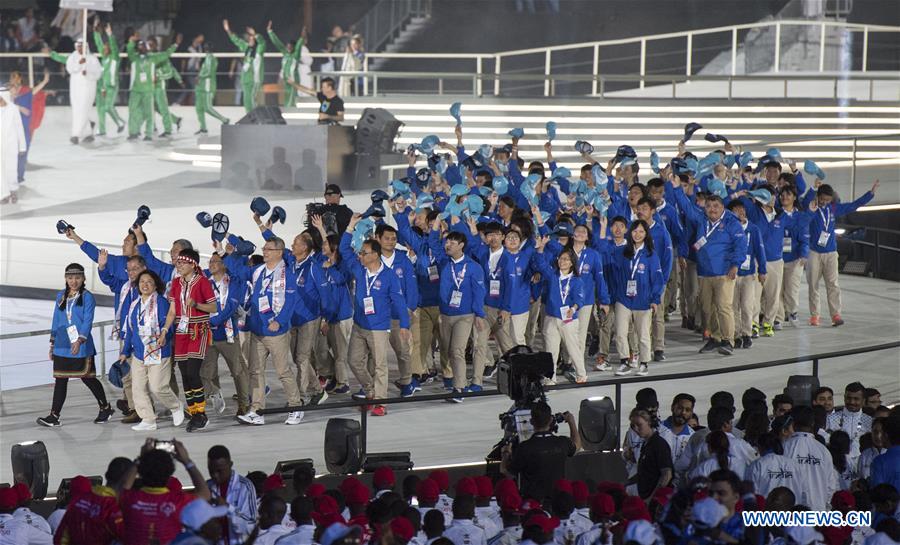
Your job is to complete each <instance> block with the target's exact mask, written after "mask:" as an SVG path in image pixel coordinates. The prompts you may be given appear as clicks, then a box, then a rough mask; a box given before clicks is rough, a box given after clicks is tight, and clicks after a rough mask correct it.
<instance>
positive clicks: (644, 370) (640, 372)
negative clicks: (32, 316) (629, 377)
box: [635, 363, 650, 377]
mask: <svg viewBox="0 0 900 545" xmlns="http://www.w3.org/2000/svg"><path fill="white" fill-rule="evenodd" d="M635 374H636V375H637V376H639V377H645V376H647V375H649V374H650V369H648V368H647V364H646V363H642V364H641V365H640V366H639V367H638V370H637V372H636V373H635Z"/></svg>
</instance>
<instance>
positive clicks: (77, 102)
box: [66, 39, 103, 144]
mask: <svg viewBox="0 0 900 545" xmlns="http://www.w3.org/2000/svg"><path fill="white" fill-rule="evenodd" d="M66 72H68V73H69V102H70V103H71V104H72V135H71V136H72V137H71V138H70V140H71V142H72V143H73V144H77V143H78V140H79V139H80V138H84V140H85V142H90V141H92V140H93V139H94V137H93V134H92V130H91V125H90V123H91V115H92V114H93V113H94V98H95V97H96V95H97V80H98V79H100V76H101V75H102V74H103V68H102V67H101V66H100V61H99V60H97V56H96V55H92V54H91V53H90V50H89V48H88V47H87V44H85V43H84V42H83V41H82V40H80V39H79V40H78V41H77V42H75V51H74V52H73V53H72V54H71V55H69V58H67V59H66Z"/></svg>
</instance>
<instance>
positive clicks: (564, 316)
mask: <svg viewBox="0 0 900 545" xmlns="http://www.w3.org/2000/svg"><path fill="white" fill-rule="evenodd" d="M549 238H550V237H546V236H545V237H542V238H540V239H538V240H536V241H535V247H536V248H537V253H536V254H535V256H534V259H533V260H532V264H533V266H534V269H535V270H536V271H537V272H539V273H540V274H541V278H542V279H543V294H542V295H543V297H542V299H543V300H544V350H546V351H548V352H550V354H552V355H553V361H554V362H555V361H556V358H557V357H558V356H559V346H560V342H561V343H562V344H563V345H564V346H565V347H566V351H567V352H568V353H569V357H570V358H572V362H573V363H574V364H575V377H574V379H575V380H574V382H576V383H578V384H583V383H585V382H587V372H586V371H585V368H584V341H582V340H581V338H580V336H579V321H580V320H579V316H578V310H579V309H580V308H581V307H582V306H584V299H585V297H584V283H583V282H582V280H581V277H580V275H579V274H578V269H577V264H578V257H577V256H576V255H575V251H574V250H572V248H571V247H568V246H567V247H565V248H563V249H562V251H560V252H559V256H558V257H557V258H556V260H555V261H554V262H553V266H551V265H550V264H549V263H547V259H546V257H545V256H544V246H545V245H546V244H547V241H548V240H549Z"/></svg>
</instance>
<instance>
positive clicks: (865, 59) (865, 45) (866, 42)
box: [862, 26, 869, 72]
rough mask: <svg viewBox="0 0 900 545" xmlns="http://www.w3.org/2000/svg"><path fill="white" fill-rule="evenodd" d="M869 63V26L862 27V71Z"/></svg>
mask: <svg viewBox="0 0 900 545" xmlns="http://www.w3.org/2000/svg"><path fill="white" fill-rule="evenodd" d="M868 64H869V27H868V26H866V27H865V28H863V58H862V71H863V72H865V71H866V70H867V69H868V68H867V66H868Z"/></svg>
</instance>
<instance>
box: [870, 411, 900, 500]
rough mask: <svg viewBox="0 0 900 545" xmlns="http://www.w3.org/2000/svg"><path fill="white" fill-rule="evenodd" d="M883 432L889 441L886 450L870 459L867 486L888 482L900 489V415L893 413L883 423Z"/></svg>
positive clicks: (872, 486)
mask: <svg viewBox="0 0 900 545" xmlns="http://www.w3.org/2000/svg"><path fill="white" fill-rule="evenodd" d="M884 433H885V434H886V435H887V438H888V441H889V442H890V445H891V446H890V448H888V449H887V452H885V453H883V454H879V455H878V456H876V457H875V459H874V460H872V468H871V471H870V473H869V474H870V477H869V487H870V489H871V488H874V487H876V486H878V485H880V484H884V483H886V484H889V485H891V486H893V487H894V489H895V490H900V416H898V415H897V414H893V415H890V416H888V417H887V420H886V421H885V423H884Z"/></svg>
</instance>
